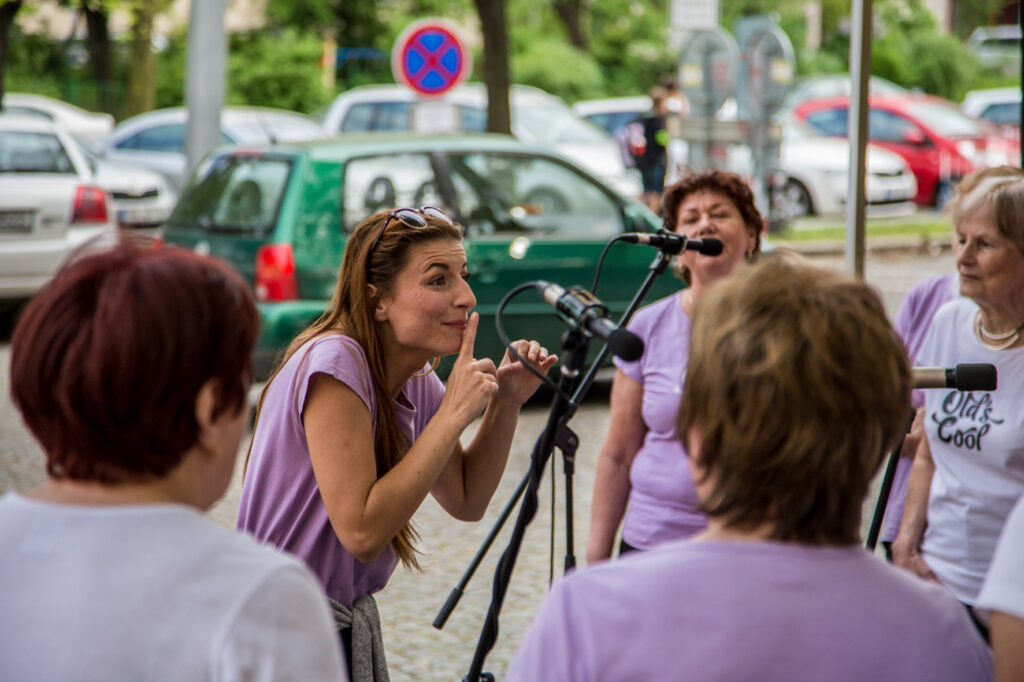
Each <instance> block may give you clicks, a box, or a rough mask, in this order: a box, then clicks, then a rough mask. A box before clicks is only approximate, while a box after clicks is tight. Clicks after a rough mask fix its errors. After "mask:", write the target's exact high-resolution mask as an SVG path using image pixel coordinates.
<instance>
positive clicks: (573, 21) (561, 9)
mask: <svg viewBox="0 0 1024 682" xmlns="http://www.w3.org/2000/svg"><path fill="white" fill-rule="evenodd" d="M555 11H556V12H558V16H559V18H560V19H561V20H562V23H563V24H565V30H566V32H568V34H569V42H570V43H571V44H572V46H573V47H575V48H578V49H580V50H583V51H586V49H587V35H586V33H584V31H583V19H582V16H581V15H582V14H583V7H582V3H581V2H580V0H557V2H555Z"/></svg>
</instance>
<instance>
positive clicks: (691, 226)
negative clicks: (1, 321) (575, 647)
mask: <svg viewBox="0 0 1024 682" xmlns="http://www.w3.org/2000/svg"><path fill="white" fill-rule="evenodd" d="M662 206H663V212H664V221H665V228H666V229H668V230H671V231H673V232H677V233H679V234H682V235H684V236H686V237H687V238H690V239H704V238H709V237H710V238H714V239H718V240H720V241H721V242H722V253H721V254H720V255H717V256H706V255H704V254H701V253H698V252H696V251H683V253H682V254H681V255H680V256H678V257H677V261H676V263H675V266H676V268H675V269H676V270H677V272H678V273H679V274H680V276H681V277H682V279H683V280H684V282H686V283H687V284H688V285H689V286H688V287H686V288H684V289H682V290H681V291H679V292H677V293H675V294H672V295H671V296H668V297H666V298H663V299H661V300H659V301H656V302H654V303H652V304H650V305H648V306H645V307H644V308H642V309H641V310H639V311H637V313H636V315H635V316H634V317H633V319H632V321H631V322H630V325H629V329H630V331H632V332H634V333H635V334H637V335H638V336H639V337H640V338H641V339H643V342H644V354H643V356H642V357H641V358H640V359H639V360H637V361H635V362H626V361H623V360H620V359H616V360H615V363H616V366H617V369H616V373H615V378H614V380H613V383H612V393H611V418H610V419H609V428H608V434H607V436H606V438H605V441H604V443H603V445H602V447H601V451H600V453H599V455H598V463H597V471H596V473H595V480H594V494H593V503H592V507H591V518H590V535H589V538H588V540H587V562H588V563H593V562H596V561H601V560H603V559H607V558H609V557H610V556H611V555H612V550H613V545H614V541H615V537H616V534H617V533H618V532H619V530H620V526H621V542H620V544H619V553H620V554H622V553H623V552H627V551H630V550H634V549H651V548H653V547H655V546H657V545H660V544H662V543H664V542H666V541H669V540H676V539H680V538H686V537H690V536H692V535H694V534H695V533H698V532H700V531H701V530H703V528H704V526H705V525H706V523H707V520H706V517H705V514H704V513H703V512H702V511H701V510H700V502H699V500H698V498H697V494H696V491H695V489H694V486H693V480H692V478H691V475H690V471H689V469H688V468H687V466H686V458H685V457H684V456H683V455H684V448H683V444H682V442H680V440H679V438H678V437H677V436H676V429H675V415H676V413H677V412H678V411H679V404H680V399H681V397H682V392H683V376H684V374H685V372H686V358H687V351H688V348H689V335H690V320H691V317H692V315H693V309H694V304H695V303H696V301H697V300H698V299H699V298H700V296H701V295H702V294H703V293H704V291H705V290H706V289H707V288H708V287H709V286H711V285H712V284H714V283H715V282H717V281H718V280H720V279H722V278H724V277H726V276H727V275H729V274H730V273H732V272H733V271H734V270H736V269H738V268H741V267H743V266H744V265H745V264H746V263H749V262H751V261H753V260H755V259H756V258H757V256H758V254H759V253H760V250H761V232H762V228H763V225H764V220H763V219H762V217H761V214H760V213H759V212H758V210H757V208H756V206H755V205H754V195H753V192H752V191H751V189H750V187H749V186H748V185H747V184H746V183H745V182H744V181H743V180H742V179H741V178H740V177H739V176H738V175H736V174H734V173H727V172H724V171H719V170H712V171H707V172H703V173H694V174H691V175H688V176H686V177H684V178H682V179H681V180H679V181H678V182H676V183H675V184H673V185H671V186H669V187H668V188H667V189H666V190H665V194H664V197H663V201H662Z"/></svg>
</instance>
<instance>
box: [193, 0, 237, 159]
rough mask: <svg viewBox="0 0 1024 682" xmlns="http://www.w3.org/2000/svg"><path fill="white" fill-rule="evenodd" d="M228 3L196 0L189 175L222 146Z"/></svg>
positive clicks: (222, 0) (223, 0) (194, 7)
mask: <svg viewBox="0 0 1024 682" xmlns="http://www.w3.org/2000/svg"><path fill="white" fill-rule="evenodd" d="M226 9H227V2H226V0H193V1H192V8H191V10H190V12H189V21H188V47H187V48H186V55H185V106H186V107H188V121H187V123H186V125H185V158H186V159H187V160H188V161H187V163H188V172H189V173H191V172H192V171H193V170H194V169H195V167H196V166H197V165H198V164H199V162H200V161H202V159H203V157H204V156H206V154H207V152H209V151H210V150H211V149H213V148H214V147H216V146H217V145H218V144H220V112H221V109H222V108H223V107H224V89H225V76H224V72H225V64H226V62H227V52H228V40H227V33H226V31H225V29H224V12H225V10H226Z"/></svg>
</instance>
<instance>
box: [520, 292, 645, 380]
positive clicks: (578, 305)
mask: <svg viewBox="0 0 1024 682" xmlns="http://www.w3.org/2000/svg"><path fill="white" fill-rule="evenodd" d="M534 286H535V287H536V288H537V290H538V291H540V293H541V296H543V297H544V300H545V301H547V302H548V303H549V304H550V305H552V306H553V307H554V308H555V310H557V311H558V316H559V317H561V318H562V320H563V321H564V322H566V323H567V324H569V325H571V326H573V327H582V328H583V329H584V330H585V331H587V332H589V333H590V334H591V335H593V336H596V337H598V338H600V339H602V340H603V341H604V342H605V343H607V344H608V349H609V350H610V351H611V352H612V353H614V354H615V355H618V356H619V357H620V358H622V359H623V360H627V361H632V360H637V359H639V357H640V356H641V355H643V352H644V342H643V341H642V340H641V339H640V337H639V336H637V335H636V334H634V333H633V332H631V331H629V330H626V329H622V328H620V327H619V326H618V325H617V324H615V322H613V321H612V320H611V319H609V318H608V307H607V306H606V305H605V304H603V303H601V301H600V300H598V299H597V297H595V296H594V295H593V294H592V293H590V292H589V291H587V290H585V289H583V288H581V287H569V288H568V289H566V288H564V287H561V286H559V285H557V284H552V283H551V282H545V281H543V280H537V281H536V282H534Z"/></svg>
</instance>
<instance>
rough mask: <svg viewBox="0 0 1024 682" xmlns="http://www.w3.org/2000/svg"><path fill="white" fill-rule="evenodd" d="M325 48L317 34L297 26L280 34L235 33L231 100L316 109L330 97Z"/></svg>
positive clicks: (230, 72)
mask: <svg viewBox="0 0 1024 682" xmlns="http://www.w3.org/2000/svg"><path fill="white" fill-rule="evenodd" d="M321 52H322V48H321V45H320V41H319V40H318V39H317V38H316V36H313V35H309V34H300V33H299V32H297V31H296V30H294V29H287V30H285V31H282V32H281V33H280V34H279V35H274V34H272V33H270V32H267V31H253V32H250V33H238V34H235V35H232V36H231V44H230V47H229V51H228V73H227V77H228V90H227V97H226V101H227V103H229V104H254V105H257V104H258V105H272V106H275V107H280V108H282V109H292V110H295V111H302V112H307V113H310V112H313V111H315V110H316V109H318V108H320V106H321V105H323V104H324V103H325V102H326V100H327V93H325V92H324V88H323V86H322V85H321V83H320V67H319V63H320V56H321Z"/></svg>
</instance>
